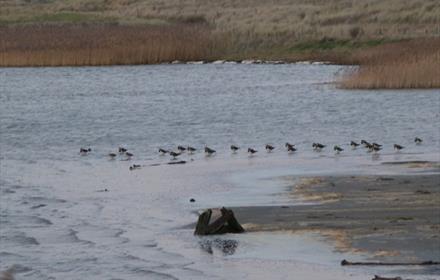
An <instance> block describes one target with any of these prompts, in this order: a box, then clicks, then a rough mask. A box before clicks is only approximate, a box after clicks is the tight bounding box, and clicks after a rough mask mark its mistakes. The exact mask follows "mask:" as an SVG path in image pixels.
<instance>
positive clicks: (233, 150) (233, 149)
mask: <svg viewBox="0 0 440 280" xmlns="http://www.w3.org/2000/svg"><path fill="white" fill-rule="evenodd" d="M238 150H240V147H238V146H235V145H231V151H232V152H234V153H235V152H237V151H238Z"/></svg>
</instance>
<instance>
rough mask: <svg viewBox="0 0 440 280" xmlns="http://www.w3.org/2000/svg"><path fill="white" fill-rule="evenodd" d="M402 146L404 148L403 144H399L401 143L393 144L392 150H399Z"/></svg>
mask: <svg viewBox="0 0 440 280" xmlns="http://www.w3.org/2000/svg"><path fill="white" fill-rule="evenodd" d="M403 148H405V147H404V146H401V145H399V144H394V150H398V151H400V150H402V149H403Z"/></svg>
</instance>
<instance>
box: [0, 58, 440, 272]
mask: <svg viewBox="0 0 440 280" xmlns="http://www.w3.org/2000/svg"><path fill="white" fill-rule="evenodd" d="M342 70H343V68H341V67H340V66H323V65H158V66H130V67H99V68H95V67H83V68H8V69H5V68H2V69H0V99H1V100H0V101H1V102H0V118H1V122H0V129H1V135H0V149H1V155H0V156H1V158H0V159H1V170H0V172H1V177H0V187H1V189H0V191H1V194H0V211H1V212H0V270H3V269H5V268H7V267H10V266H12V265H16V272H17V275H19V276H20V278H19V279H91V278H93V279H233V278H234V279H238V278H245V279H258V278H261V279H268V278H279V279H282V278H285V277H288V276H289V275H291V273H293V272H294V273H296V275H299V276H302V277H303V278H304V279H318V277H322V275H325V276H326V277H330V278H326V279H364V275H363V274H362V272H359V271H355V272H353V271H350V270H342V269H341V268H339V266H335V265H334V263H333V261H336V260H339V259H340V258H341V257H342V256H339V255H338V256H334V255H333V254H334V253H333V252H332V250H331V248H329V245H328V244H324V243H322V242H320V241H319V240H317V239H314V240H309V239H308V237H298V236H296V237H292V236H290V235H284V234H264V233H261V234H247V235H246V234H245V235H241V236H238V237H237V236H229V237H228V236H226V238H223V239H221V240H217V239H209V238H208V239H207V240H205V239H202V240H199V239H197V238H195V237H193V235H192V229H190V228H188V227H186V225H188V224H190V223H191V222H194V221H195V220H196V219H197V216H196V214H195V211H196V210H199V209H201V208H203V207H216V206H221V205H230V206H243V205H284V204H289V203H300V202H299V201H295V199H294V198H292V197H291V196H287V195H285V194H286V192H288V191H289V190H290V188H291V186H292V182H291V181H287V180H284V179H283V178H284V177H283V176H291V175H303V174H325V173H332V174H334V173H347V172H348V173H350V172H352V173H359V172H365V166H369V169H368V170H369V172H374V173H380V172H385V171H383V169H384V168H383V166H380V165H379V164H378V163H380V162H383V161H394V160H439V153H440V147H439V142H438V140H439V139H440V131H439V126H438V123H439V121H440V112H439V108H440V94H439V92H438V91H437V90H399V91H392V90H388V91H378V90H377V91H350V90H340V89H337V88H336V87H335V85H334V84H332V83H331V81H333V80H334V79H335V75H337V74H338V73H340V72H341V71H342ZM415 136H419V137H421V138H423V139H424V143H423V145H419V146H417V145H415V144H414V143H413V139H414V137H415ZM360 139H367V140H371V141H373V142H374V141H375V142H379V143H381V144H383V145H384V149H383V151H382V152H381V153H380V154H378V155H371V154H366V153H365V151H364V150H362V149H358V150H351V149H349V147H348V145H347V144H348V143H349V141H350V140H357V141H359V140H360ZM285 142H292V143H296V144H297V147H298V152H297V153H295V154H293V155H288V154H286V153H285V152H284V151H283V150H282V145H283V144H284V143H285ZM312 142H321V143H324V144H327V145H328V146H329V147H330V149H327V150H324V151H322V152H321V153H316V152H313V151H312V149H311V143H312ZM266 143H271V144H274V145H276V146H277V148H276V149H275V151H274V152H273V153H266V152H263V150H264V144H266ZM394 143H399V144H401V145H404V146H406V148H405V149H404V150H403V151H402V152H400V153H396V152H394V151H393V149H392V145H393V144H394ZM179 144H181V145H192V146H194V147H196V148H198V149H203V147H204V146H205V145H208V146H209V147H211V148H214V149H216V150H217V155H215V156H212V157H205V156H204V155H203V153H200V152H196V153H195V154H194V155H191V156H188V155H183V156H182V160H186V161H188V164H186V165H182V166H171V165H170V166H169V165H160V166H150V165H151V164H161V163H166V162H168V161H169V158H168V156H160V155H158V154H157V149H158V148H159V147H163V148H173V147H176V146H177V145H179ZM231 144H236V145H240V146H241V147H242V148H243V149H246V148H247V147H254V148H256V149H258V150H259V152H258V153H257V154H256V155H255V156H253V157H249V156H248V155H247V154H246V153H245V151H241V152H240V153H238V154H235V155H232V154H231V153H230V152H229V150H228V147H229V145H231ZM335 144H338V145H341V146H342V147H343V148H345V151H344V152H343V153H342V154H340V155H335V154H334V153H333V151H332V150H331V147H332V146H333V145H335ZM118 146H124V147H127V148H128V149H129V151H131V152H132V153H133V154H134V157H133V158H132V159H131V161H126V158H125V157H123V156H118V157H117V159H116V160H112V161H110V160H109V159H108V157H107V154H108V153H109V152H115V151H116V150H117V147H118ZM80 147H91V148H92V152H91V153H90V154H89V155H87V156H80V155H79V154H78V151H79V148H80ZM133 163H139V164H141V165H142V168H141V169H140V170H136V171H129V170H128V167H129V166H130V165H131V164H133ZM386 172H392V171H390V170H387V171H386ZM105 189H107V190H108V191H104V190H105ZM190 197H195V198H196V203H193V204H190V203H189V202H188V200H189V198H190ZM228 238H230V241H228V240H229V239H228ZM268 240H271V241H270V242H268ZM225 242H226V243H225ZM286 243H288V244H291V245H292V246H293V247H294V248H292V250H287V249H286V248H285V246H283V245H284V244H286ZM225 244H226V246H225ZM301 244H307V246H305V245H304V247H301ZM225 247H226V250H225ZM207 248H208V249H207ZM310 248H316V249H314V250H316V251H318V252H320V256H323V257H322V258H320V259H319V260H317V259H314V258H313V254H312V255H310V251H309V249H310ZM299 254H302V255H303V256H305V259H304V258H299V257H298V255H299ZM326 256H327V257H326ZM328 271H330V272H331V273H330V274H327V272H328ZM329 275H331V276H329ZM231 277H232V278H231ZM332 277H333V278H332Z"/></svg>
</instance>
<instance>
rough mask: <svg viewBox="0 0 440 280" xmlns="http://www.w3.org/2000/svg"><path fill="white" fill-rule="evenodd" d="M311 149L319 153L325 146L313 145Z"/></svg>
mask: <svg viewBox="0 0 440 280" xmlns="http://www.w3.org/2000/svg"><path fill="white" fill-rule="evenodd" d="M312 147H313V149H314V150H316V151H321V150H322V149H324V148H325V145H323V144H321V143H313V144H312Z"/></svg>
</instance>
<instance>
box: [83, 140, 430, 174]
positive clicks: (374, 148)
mask: <svg viewBox="0 0 440 280" xmlns="http://www.w3.org/2000/svg"><path fill="white" fill-rule="evenodd" d="M414 142H415V144H416V145H420V144H421V143H422V142H423V140H422V139H421V138H419V137H416V138H414ZM350 146H351V148H352V149H356V148H358V147H359V146H363V147H364V148H365V149H366V151H367V152H373V153H377V152H379V151H381V150H382V149H383V145H381V144H378V143H375V142H372V143H370V142H368V141H366V140H361V141H360V143H358V142H356V141H351V142H350ZM284 147H285V149H286V151H287V152H288V153H294V152H296V151H297V150H298V149H297V148H296V146H295V144H291V143H288V142H287V143H285V145H284ZM326 147H327V146H326V145H324V144H321V143H313V144H312V148H313V150H314V151H317V152H320V151H322V150H323V149H325V148H326ZM264 148H265V150H266V151H267V152H268V153H270V152H272V151H273V150H274V149H275V146H273V145H270V144H266V146H265V147H264ZM404 148H405V147H404V146H402V145H399V144H394V145H393V149H394V150H396V151H400V150H402V149H404ZM230 149H231V151H232V153H237V152H238V151H239V150H241V148H240V147H239V146H236V145H231V146H230ZM333 150H334V151H335V153H336V154H339V153H341V152H343V151H344V149H343V148H341V147H340V146H338V145H335V146H333ZM91 151H92V150H91V148H80V152H79V153H80V154H81V155H88V154H89V153H90V152H91ZM158 152H159V154H161V155H166V154H168V155H169V156H170V157H171V158H172V159H176V158H178V157H179V156H181V155H182V154H183V153H187V154H189V155H191V154H194V153H196V152H197V149H196V148H194V147H191V146H182V145H179V146H177V149H176V150H168V149H164V148H159V149H158ZM257 152H258V150H257V149H255V148H252V147H249V148H248V149H247V153H248V154H249V155H254V154H256V153H257ZM204 153H205V155H206V156H212V155H214V154H216V153H217V151H216V150H214V149H212V148H209V147H208V146H205V148H204ZM118 155H120V156H123V157H125V159H126V160H130V159H131V158H132V157H133V154H132V153H130V152H129V151H128V150H127V149H126V148H124V147H119V148H118V153H113V152H112V153H109V154H108V157H109V158H110V159H115V158H116V157H117V156H118ZM139 167H140V166H136V165H133V166H131V167H130V168H132V169H137V168H139Z"/></svg>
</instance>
